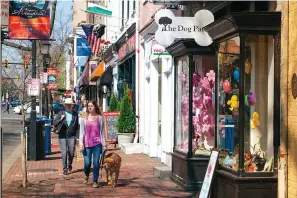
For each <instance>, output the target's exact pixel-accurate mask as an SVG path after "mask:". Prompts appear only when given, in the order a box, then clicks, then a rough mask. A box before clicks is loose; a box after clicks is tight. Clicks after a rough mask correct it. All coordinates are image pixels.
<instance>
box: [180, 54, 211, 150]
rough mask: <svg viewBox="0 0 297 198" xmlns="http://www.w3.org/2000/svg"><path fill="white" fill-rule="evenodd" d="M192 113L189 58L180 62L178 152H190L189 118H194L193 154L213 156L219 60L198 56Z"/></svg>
mask: <svg viewBox="0 0 297 198" xmlns="http://www.w3.org/2000/svg"><path fill="white" fill-rule="evenodd" d="M193 61H194V63H195V64H194V68H195V69H194V72H193V74H192V109H191V111H190V109H189V108H190V107H189V102H190V100H189V86H190V85H189V65H188V58H187V57H184V58H180V59H179V61H178V68H177V74H176V75H177V86H176V89H177V94H176V96H177V98H176V122H177V123H176V149H177V150H179V151H182V152H188V142H189V139H188V137H189V116H192V124H191V126H190V127H192V142H191V143H192V152H193V154H196V155H210V151H211V149H212V148H213V147H214V139H215V135H214V132H215V97H214V96H215V94H214V89H215V72H214V67H215V58H214V56H207V55H203V56H200V55H199V56H198V55H197V56H194V57H193Z"/></svg>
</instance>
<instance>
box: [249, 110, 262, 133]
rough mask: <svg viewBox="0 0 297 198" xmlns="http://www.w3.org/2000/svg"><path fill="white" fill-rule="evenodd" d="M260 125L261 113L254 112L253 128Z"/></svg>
mask: <svg viewBox="0 0 297 198" xmlns="http://www.w3.org/2000/svg"><path fill="white" fill-rule="evenodd" d="M259 125H260V120H259V113H257V112H254V113H253V119H252V124H251V128H252V129H254V128H256V127H258V126H259Z"/></svg>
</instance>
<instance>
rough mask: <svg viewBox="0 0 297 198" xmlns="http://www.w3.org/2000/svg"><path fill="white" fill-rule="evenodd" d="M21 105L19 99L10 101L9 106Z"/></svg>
mask: <svg viewBox="0 0 297 198" xmlns="http://www.w3.org/2000/svg"><path fill="white" fill-rule="evenodd" d="M20 105H21V101H20V100H14V101H12V102H11V103H10V106H11V107H16V106H20Z"/></svg>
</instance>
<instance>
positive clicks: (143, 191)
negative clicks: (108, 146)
mask: <svg viewBox="0 0 297 198" xmlns="http://www.w3.org/2000/svg"><path fill="white" fill-rule="evenodd" d="M53 136H55V135H53ZM52 152H53V154H52V155H47V156H46V159H45V160H42V161H28V181H29V187H28V188H27V189H24V188H22V187H21V183H22V173H21V160H20V159H18V160H17V162H16V163H15V164H14V165H13V166H12V168H11V169H10V171H9V172H8V174H7V175H6V177H5V178H4V180H3V191H2V196H3V197H10V198H11V197H129V198H130V197H195V196H196V194H195V193H191V192H184V191H183V190H182V189H181V188H179V187H178V186H177V185H175V184H174V183H173V182H172V181H170V179H158V178H156V177H154V175H153V167H154V166H162V164H160V163H158V162H155V161H154V160H152V159H150V158H149V157H147V156H146V155H143V154H132V155H126V154H124V153H123V152H120V151H115V152H117V153H118V154H119V155H121V157H122V167H121V172H120V176H119V182H118V187H116V188H112V187H111V186H106V181H105V180H106V177H105V171H104V170H103V175H102V179H100V182H103V185H104V186H103V187H101V188H97V189H94V188H92V184H89V185H85V184H83V178H84V173H83V160H80V161H77V159H75V160H74V162H73V170H72V173H70V174H69V175H67V176H64V175H63V174H62V162H61V154H60V152H59V147H58V139H57V137H54V138H52ZM109 152H111V151H109ZM100 174H101V173H100ZM91 180H92V175H90V181H91Z"/></svg>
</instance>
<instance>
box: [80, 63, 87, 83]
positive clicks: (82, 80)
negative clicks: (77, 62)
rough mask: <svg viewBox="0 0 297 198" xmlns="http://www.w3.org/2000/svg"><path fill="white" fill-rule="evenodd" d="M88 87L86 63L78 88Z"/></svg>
mask: <svg viewBox="0 0 297 198" xmlns="http://www.w3.org/2000/svg"><path fill="white" fill-rule="evenodd" d="M86 85H89V64H88V63H87V64H86V66H85V69H84V71H83V73H82V74H81V78H80V81H79V87H82V86H86Z"/></svg>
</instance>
